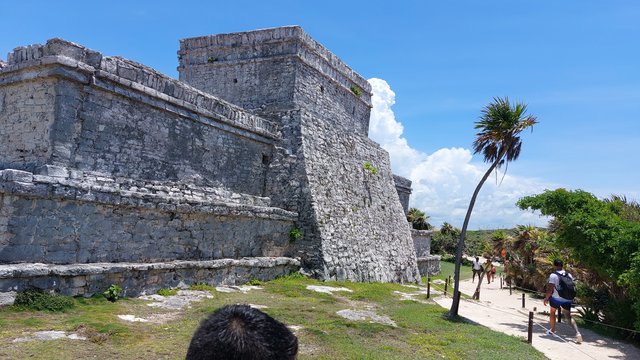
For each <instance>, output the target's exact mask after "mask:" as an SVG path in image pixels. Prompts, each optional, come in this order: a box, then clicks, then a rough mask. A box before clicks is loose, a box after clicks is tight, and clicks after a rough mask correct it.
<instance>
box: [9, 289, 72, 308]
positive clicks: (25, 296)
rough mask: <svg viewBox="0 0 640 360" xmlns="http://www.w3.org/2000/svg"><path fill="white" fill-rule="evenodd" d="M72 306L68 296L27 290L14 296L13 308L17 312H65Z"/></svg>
mask: <svg viewBox="0 0 640 360" xmlns="http://www.w3.org/2000/svg"><path fill="white" fill-rule="evenodd" d="M73 306H74V302H73V299H72V298H71V297H69V296H63V295H59V294H52V293H48V292H44V291H41V290H37V289H29V290H26V291H23V292H19V293H18V294H17V295H16V299H15V302H14V303H13V307H14V309H16V310H19V311H29V310H31V311H65V310H68V309H71V308H72V307H73Z"/></svg>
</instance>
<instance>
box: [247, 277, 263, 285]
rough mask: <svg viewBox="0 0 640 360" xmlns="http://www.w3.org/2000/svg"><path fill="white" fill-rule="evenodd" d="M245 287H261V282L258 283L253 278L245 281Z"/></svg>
mask: <svg viewBox="0 0 640 360" xmlns="http://www.w3.org/2000/svg"><path fill="white" fill-rule="evenodd" d="M247 285H252V286H260V285H262V281H260V280H258V279H256V278H253V279H251V280H249V281H247Z"/></svg>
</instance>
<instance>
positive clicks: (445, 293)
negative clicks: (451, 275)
mask: <svg viewBox="0 0 640 360" xmlns="http://www.w3.org/2000/svg"><path fill="white" fill-rule="evenodd" d="M447 286H449V279H447V278H445V279H444V296H447Z"/></svg>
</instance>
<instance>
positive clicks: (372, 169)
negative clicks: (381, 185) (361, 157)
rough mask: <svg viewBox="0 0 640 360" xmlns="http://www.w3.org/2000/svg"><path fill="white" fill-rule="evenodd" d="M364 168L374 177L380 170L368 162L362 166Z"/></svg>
mask: <svg viewBox="0 0 640 360" xmlns="http://www.w3.org/2000/svg"><path fill="white" fill-rule="evenodd" d="M362 168H363V169H365V170H367V171H368V172H370V173H371V174H373V175H375V174H377V173H378V168H377V167H375V166H373V164H372V163H370V162H368V161H365V162H364V164H362Z"/></svg>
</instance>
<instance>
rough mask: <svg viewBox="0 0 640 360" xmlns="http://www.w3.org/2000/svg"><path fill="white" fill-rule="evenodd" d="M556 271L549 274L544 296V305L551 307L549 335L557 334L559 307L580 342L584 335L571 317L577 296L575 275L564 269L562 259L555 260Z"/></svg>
mask: <svg viewBox="0 0 640 360" xmlns="http://www.w3.org/2000/svg"><path fill="white" fill-rule="evenodd" d="M553 266H555V268H556V271H555V272H553V273H551V275H549V281H547V293H546V295H545V297H544V305H545V306H547V303H549V306H550V307H551V309H550V311H549V328H550V329H549V330H547V334H548V335H555V333H556V312H557V310H558V309H562V313H563V314H564V316H565V317H566V318H567V319H568V321H569V323H570V324H571V326H572V327H573V329H574V330H575V331H576V342H577V343H578V344H580V343H581V342H582V335H581V334H580V331H579V330H578V325H577V324H576V321H575V320H573V318H572V317H571V305H572V304H573V299H574V298H575V297H576V285H575V283H574V282H573V276H571V274H569V273H568V272H566V271H564V270H563V269H562V266H563V263H562V260H560V259H555V260H554V261H553Z"/></svg>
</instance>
